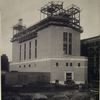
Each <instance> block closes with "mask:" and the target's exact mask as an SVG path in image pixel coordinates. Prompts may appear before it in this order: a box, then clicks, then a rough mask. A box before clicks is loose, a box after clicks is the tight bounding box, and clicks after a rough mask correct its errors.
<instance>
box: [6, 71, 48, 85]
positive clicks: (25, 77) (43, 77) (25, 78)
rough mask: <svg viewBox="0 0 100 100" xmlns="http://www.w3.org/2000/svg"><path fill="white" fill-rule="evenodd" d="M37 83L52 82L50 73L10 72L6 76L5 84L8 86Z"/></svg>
mask: <svg viewBox="0 0 100 100" xmlns="http://www.w3.org/2000/svg"><path fill="white" fill-rule="evenodd" d="M35 82H50V73H48V72H45V73H41V72H34V73H33V72H29V73H28V72H10V73H9V72H8V73H6V74H5V84H7V85H25V84H29V83H35Z"/></svg>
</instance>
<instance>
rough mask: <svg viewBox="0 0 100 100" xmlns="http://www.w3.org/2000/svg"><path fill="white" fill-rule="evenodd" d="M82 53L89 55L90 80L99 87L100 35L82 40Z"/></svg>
mask: <svg viewBox="0 0 100 100" xmlns="http://www.w3.org/2000/svg"><path fill="white" fill-rule="evenodd" d="M81 55H82V56H87V57H88V82H89V83H90V84H93V85H97V86H98V87H99V72H100V69H99V67H100V35H99V36H95V37H92V38H87V39H83V40H81Z"/></svg>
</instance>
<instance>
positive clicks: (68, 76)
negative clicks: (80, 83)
mask: <svg viewBox="0 0 100 100" xmlns="http://www.w3.org/2000/svg"><path fill="white" fill-rule="evenodd" d="M66 80H67V81H68V80H72V73H66Z"/></svg>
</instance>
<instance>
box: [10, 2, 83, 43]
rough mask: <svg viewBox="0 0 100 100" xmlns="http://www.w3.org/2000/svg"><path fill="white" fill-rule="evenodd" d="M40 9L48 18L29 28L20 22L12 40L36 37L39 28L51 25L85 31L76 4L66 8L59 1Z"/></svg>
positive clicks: (15, 28)
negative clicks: (23, 26) (22, 25)
mask: <svg viewBox="0 0 100 100" xmlns="http://www.w3.org/2000/svg"><path fill="white" fill-rule="evenodd" d="M40 11H41V13H43V14H46V15H47V18H45V19H43V20H41V21H40V22H38V23H37V24H35V25H32V26H30V27H29V28H26V27H25V28H22V27H21V26H20V27H19V24H18V26H17V27H13V29H14V30H16V31H17V33H16V34H14V35H13V38H12V40H11V41H12V42H13V41H19V42H23V41H26V40H29V39H31V38H34V37H36V36H37V32H38V31H39V30H41V29H44V28H46V27H48V26H50V25H56V26H64V27H69V28H72V29H74V30H76V31H78V32H80V33H82V32H83V29H82V27H81V26H80V9H79V7H77V6H76V5H71V6H70V7H69V8H68V9H64V8H63V3H60V4H59V3H58V2H50V3H49V4H47V5H46V6H44V7H42V8H41V10H40ZM19 23H20V24H21V23H22V20H19ZM20 28H21V29H20Z"/></svg>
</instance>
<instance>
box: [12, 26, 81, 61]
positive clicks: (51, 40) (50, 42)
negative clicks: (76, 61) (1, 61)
mask: <svg viewBox="0 0 100 100" xmlns="http://www.w3.org/2000/svg"><path fill="white" fill-rule="evenodd" d="M63 32H68V33H72V55H74V56H79V55H80V33H78V32H76V31H75V30H73V29H71V28H68V27H59V26H53V25H52V26H49V27H47V28H45V29H43V30H40V31H39V32H38V37H37V38H34V39H31V40H29V41H25V42H22V43H18V42H17V41H15V42H13V45H12V48H13V49H12V51H13V52H12V55H13V62H18V61H19V60H20V59H19V58H20V45H21V61H27V60H34V59H35V40H37V58H38V59H42V58H51V57H65V56H68V55H69V54H67V55H65V54H64V51H63ZM30 41H31V59H29V42H30ZM24 44H26V60H24ZM68 49H69V48H68Z"/></svg>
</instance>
